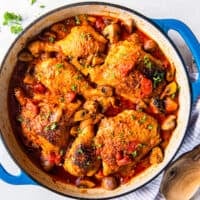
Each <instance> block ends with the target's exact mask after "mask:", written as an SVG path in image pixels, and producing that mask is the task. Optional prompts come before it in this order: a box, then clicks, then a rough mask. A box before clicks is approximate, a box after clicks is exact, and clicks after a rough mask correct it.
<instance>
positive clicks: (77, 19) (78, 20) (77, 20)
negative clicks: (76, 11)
mask: <svg viewBox="0 0 200 200" xmlns="http://www.w3.org/2000/svg"><path fill="white" fill-rule="evenodd" d="M74 19H75V23H76V25H80V24H81V20H80V19H79V17H78V16H75V17H74Z"/></svg>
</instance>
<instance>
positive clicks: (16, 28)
mask: <svg viewBox="0 0 200 200" xmlns="http://www.w3.org/2000/svg"><path fill="white" fill-rule="evenodd" d="M22 30H23V28H22V26H21V25H13V26H11V27H10V32H11V33H14V34H17V33H20V32H22Z"/></svg>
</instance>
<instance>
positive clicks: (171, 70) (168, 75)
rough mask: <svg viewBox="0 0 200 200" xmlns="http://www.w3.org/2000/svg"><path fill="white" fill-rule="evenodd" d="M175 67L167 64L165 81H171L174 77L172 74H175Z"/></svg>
mask: <svg viewBox="0 0 200 200" xmlns="http://www.w3.org/2000/svg"><path fill="white" fill-rule="evenodd" d="M175 71H176V69H175V67H174V65H173V64H171V65H169V68H168V69H167V73H166V79H167V81H169V82H170V81H172V80H173V79H174V75H175Z"/></svg>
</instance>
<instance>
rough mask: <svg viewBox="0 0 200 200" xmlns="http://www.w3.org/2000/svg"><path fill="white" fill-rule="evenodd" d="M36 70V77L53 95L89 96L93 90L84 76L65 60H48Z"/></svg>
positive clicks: (40, 63)
mask: <svg viewBox="0 0 200 200" xmlns="http://www.w3.org/2000/svg"><path fill="white" fill-rule="evenodd" d="M34 70H35V77H36V78H37V79H38V80H39V81H40V82H41V83H42V84H43V85H44V86H45V87H46V88H48V89H49V90H50V92H51V93H53V94H62V95H64V94H67V93H69V92H75V93H83V96H87V94H88V91H90V90H91V87H90V86H89V84H88V82H86V81H85V79H84V77H83V75H82V74H81V73H80V72H78V71H77V70H76V68H75V67H74V66H72V65H71V64H69V63H67V62H66V61H64V60H60V59H57V58H48V59H46V60H44V61H43V60H42V61H41V62H39V63H38V64H37V65H36V66H35V68H34Z"/></svg>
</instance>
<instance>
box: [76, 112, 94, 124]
mask: <svg viewBox="0 0 200 200" xmlns="http://www.w3.org/2000/svg"><path fill="white" fill-rule="evenodd" d="M90 117H91V116H90V114H89V112H88V110H86V109H82V110H79V111H77V112H76V113H75V114H74V121H75V122H78V121H83V120H86V119H89V118H90Z"/></svg>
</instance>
